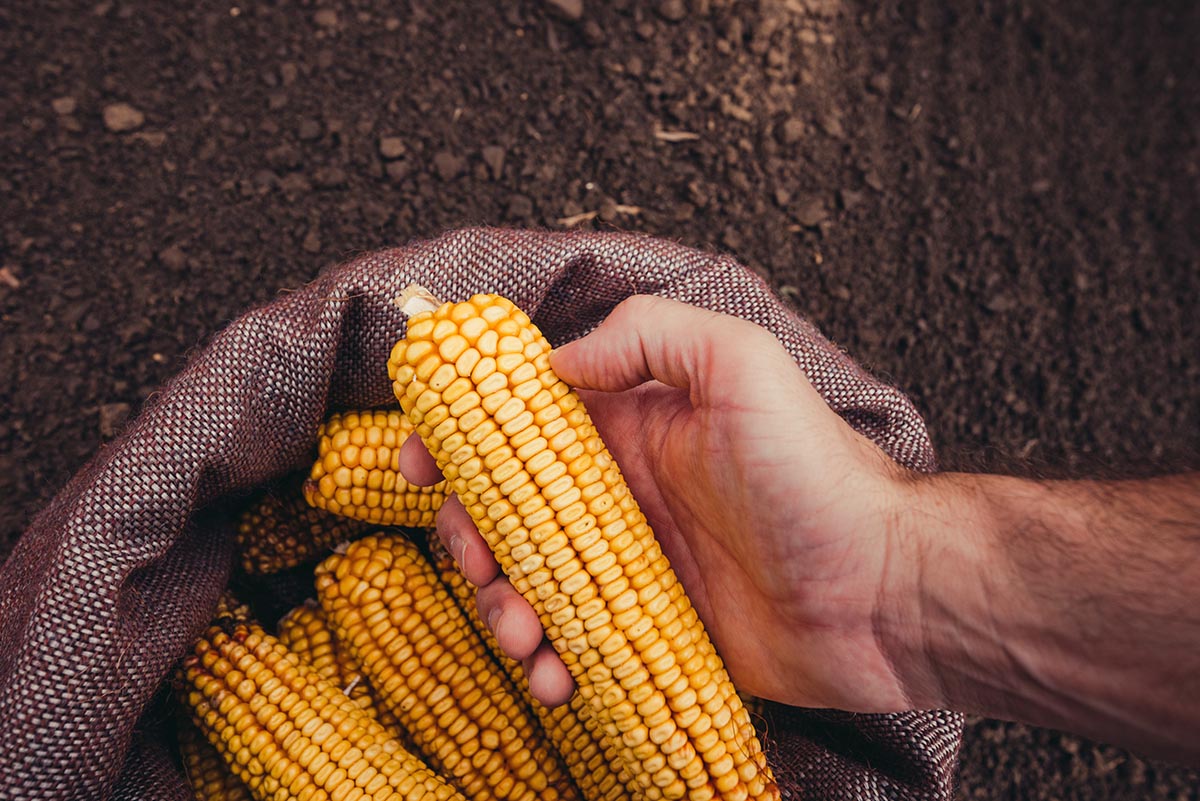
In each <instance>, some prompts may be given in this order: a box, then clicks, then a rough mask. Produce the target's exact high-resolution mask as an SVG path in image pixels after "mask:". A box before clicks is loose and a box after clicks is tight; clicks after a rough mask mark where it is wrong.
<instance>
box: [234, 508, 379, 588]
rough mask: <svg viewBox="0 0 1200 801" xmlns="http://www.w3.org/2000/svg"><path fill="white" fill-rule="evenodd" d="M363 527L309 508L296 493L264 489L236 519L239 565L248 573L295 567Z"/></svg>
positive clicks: (355, 535) (260, 573)
mask: <svg viewBox="0 0 1200 801" xmlns="http://www.w3.org/2000/svg"><path fill="white" fill-rule="evenodd" d="M365 530H366V526H365V525H363V524H362V523H358V522H355V521H353V520H346V519H345V518H342V517H334V516H333V515H330V514H326V513H325V512H323V511H321V510H320V509H313V508H312V507H311V506H309V505H308V504H306V503H305V502H304V499H303V498H301V497H300V496H299V493H295V494H293V493H283V492H278V491H272V492H268V493H267V494H266V495H264V496H263V497H262V498H261V499H260V500H259V501H257V502H256V503H255V504H254V505H253V506H251V507H250V508H249V509H247V510H246V511H245V512H244V513H243V514H242V517H241V519H240V520H239V521H238V527H237V539H238V544H239V546H240V547H241V551H242V567H243V568H244V569H245V571H246V572H247V573H250V574H252V575H262V574H266V573H276V572H279V571H281V570H286V569H288V568H292V567H296V566H297V565H301V564H304V563H305V562H307V561H309V560H310V559H316V558H318V557H321V556H324V555H325V553H326V551H328V550H329V548H330V547H331V546H333V545H337V544H338V543H339V542H345V541H346V540H351V539H354V538H355V537H358V536H360V535H361V534H362V533H363V532H364V531H365Z"/></svg>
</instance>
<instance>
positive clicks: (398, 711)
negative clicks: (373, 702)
mask: <svg viewBox="0 0 1200 801" xmlns="http://www.w3.org/2000/svg"><path fill="white" fill-rule="evenodd" d="M317 594H318V595H319V596H320V599H321V606H322V608H323V609H324V610H325V615H326V619H327V620H328V621H329V623H330V625H331V627H332V628H333V630H334V633H335V635H336V636H337V638H338V641H339V642H344V643H347V644H348V647H349V649H350V651H351V652H352V653H353V655H354V658H355V661H356V662H357V663H358V664H359V665H360V666H361V668H362V670H363V672H364V673H365V674H366V675H367V677H368V678H369V679H370V680H371V684H372V686H374V687H376V688H377V689H378V690H379V693H380V696H381V698H382V700H383V702H384V704H385V705H386V706H388V708H389V709H391V711H392V712H393V713H395V715H396V717H397V718H399V720H400V722H401V724H402V725H403V726H404V728H405V730H406V731H408V733H409V735H410V736H411V737H412V739H413V742H414V743H416V745H417V747H418V748H419V749H420V750H421V752H422V753H423V754H424V755H425V756H426V757H427V758H428V759H429V762H430V764H431V765H432V766H433V767H434V768H435V769H437V770H438V771H440V772H441V773H443V774H444V775H446V776H447V777H450V778H451V779H452V780H453V781H454V782H455V783H456V784H457V785H458V787H459V788H460V789H461V790H462V791H463V792H464V793H465V794H466V795H468V796H469V797H470V798H472V799H474V801H487V800H488V799H506V800H510V801H516V800H517V799H524V800H527V801H532V799H538V798H541V799H573V798H577V793H576V792H575V788H574V787H573V786H571V782H570V779H568V778H567V777H566V776H565V775H564V774H563V772H562V771H561V770H560V769H559V767H558V762H557V760H556V759H555V758H554V757H553V751H552V749H551V748H550V747H549V746H548V745H547V744H546V742H545V741H544V740H543V739H542V737H541V733H540V731H538V730H537V728H536V726H535V724H534V723H533V722H532V720H531V716H530V715H529V713H527V712H526V711H525V710H524V709H523V708H522V705H521V703H520V702H519V701H518V700H517V698H516V691H515V689H514V688H513V687H512V684H511V682H510V680H509V679H508V677H507V676H505V675H504V673H503V671H501V670H500V668H499V667H498V666H497V665H496V664H495V663H494V662H493V661H492V659H491V657H489V656H488V654H487V651H486V649H485V646H484V645H483V642H482V641H480V639H479V638H478V637H477V636H475V633H474V631H473V630H472V629H471V626H470V624H469V623H468V622H467V620H466V618H465V617H464V616H463V614H462V611H461V610H459V608H458V606H457V605H456V604H455V603H454V601H453V600H452V599H451V598H450V595H449V593H448V592H447V591H446V589H445V587H443V586H442V585H441V583H440V582H439V581H438V579H437V575H436V574H435V573H434V570H433V567H432V565H430V564H429V562H428V560H427V559H426V558H425V557H424V556H423V555H422V554H421V552H420V551H419V550H418V549H417V546H416V545H414V544H413V543H411V542H409V541H408V540H407V539H405V538H404V537H401V536H391V537H386V536H384V537H375V536H371V537H366V538H364V539H362V540H359V541H358V542H355V543H352V544H350V545H349V546H348V547H347V548H346V551H345V553H344V554H334V555H333V556H330V557H329V558H328V559H326V560H325V561H324V562H322V563H321V565H320V566H319V567H318V568H317Z"/></svg>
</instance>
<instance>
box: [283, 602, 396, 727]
mask: <svg viewBox="0 0 1200 801" xmlns="http://www.w3.org/2000/svg"><path fill="white" fill-rule="evenodd" d="M279 641H280V642H282V643H283V644H284V645H286V646H287V647H288V648H290V649H291V650H292V651H294V652H295V653H296V654H297V655H298V656H299V657H300V658H301V659H303V660H305V661H306V662H308V664H309V665H311V666H312V667H314V668H315V669H316V671H317V672H318V673H320V674H321V677H322V678H324V679H325V680H326V681H328V682H330V683H331V684H333V685H334V686H336V687H339V688H341V690H342V692H344V693H345V694H346V695H347V697H349V698H350V700H351V701H353V702H354V703H356V704H358V706H359V708H360V709H362V711H363V712H366V713H367V714H368V715H370V716H371V717H373V718H375V719H376V720H378V721H379V722H380V723H381V724H383V728H384V729H386V730H387V733H388V734H389V735H390V736H391V737H392V738H394V739H395V740H397V741H399V743H400V744H401V745H403V746H404V747H405V748H408V749H410V750H411V749H412V748H413V744H412V741H411V740H409V737H408V733H407V732H406V731H404V728H403V727H402V726H401V725H400V721H398V720H396V716H395V715H393V714H392V713H391V712H389V711H388V710H387V707H385V706H383V705H382V704H381V703H380V702H379V699H378V696H377V694H376V693H375V691H374V689H373V688H372V687H371V683H370V682H369V681H368V680H367V677H366V676H364V675H363V674H362V671H360V670H359V669H358V665H357V664H355V662H354V657H352V656H351V655H350V652H349V651H348V650H347V649H346V648H345V647H343V646H342V645H341V643H339V642H338V641H337V639H336V638H335V637H334V636H333V630H332V629H330V628H329V625H328V624H327V623H326V621H325V613H324V612H322V611H321V605H320V604H319V603H317V602H316V601H313V600H311V599H310V600H308V601H305V602H304V603H303V604H302V605H300V606H297V607H296V608H295V609H293V610H292V611H290V612H288V613H287V615H285V616H284V618H283V619H282V620H280V621H279Z"/></svg>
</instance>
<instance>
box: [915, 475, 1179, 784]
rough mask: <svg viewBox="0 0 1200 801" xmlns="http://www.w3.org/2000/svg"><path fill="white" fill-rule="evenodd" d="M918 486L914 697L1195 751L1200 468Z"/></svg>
mask: <svg viewBox="0 0 1200 801" xmlns="http://www.w3.org/2000/svg"><path fill="white" fill-rule="evenodd" d="M913 491H914V492H915V493H917V494H918V496H919V501H918V502H917V503H916V504H915V505H914V506H913V507H911V508H914V509H918V510H920V511H919V512H914V513H913V514H914V515H920V517H915V516H914V517H913V518H911V519H910V521H909V522H910V525H911V526H913V528H911V529H910V530H912V531H914V532H918V533H919V536H914V537H913V538H912V540H913V541H912V542H911V543H910V544H909V546H908V547H909V548H910V549H912V550H914V551H916V552H917V553H916V559H917V562H918V563H919V565H920V568H919V572H920V575H919V576H918V577H916V578H915V579H914V580H913V584H914V586H913V587H912V588H911V590H912V592H913V597H914V598H915V599H916V603H915V606H913V607H912V608H911V609H910V611H909V612H908V613H907V614H898V615H896V620H897V621H898V622H899V626H900V630H901V631H902V634H901V635H900V636H898V637H897V638H896V640H895V641H896V642H897V643H903V644H902V645H899V646H898V647H897V648H896V652H897V664H898V667H901V668H902V669H906V670H907V671H908V672H909V673H911V676H905V681H906V684H907V685H908V686H909V687H910V694H911V696H912V698H913V700H914V702H916V703H917V704H920V705H941V706H949V707H951V708H955V709H960V710H963V711H970V712H976V713H979V714H983V715H988V716H993V717H1002V718H1008V719H1013V720H1021V721H1025V722H1029V723H1034V724H1039V725H1044V726H1051V727H1055V728H1061V729H1068V730H1071V731H1076V732H1079V733H1081V734H1085V735H1088V736H1091V737H1094V738H1097V739H1100V740H1105V741H1108V742H1114V743H1120V744H1123V745H1127V746H1130V747H1134V748H1137V749H1139V750H1142V751H1145V752H1148V753H1153V754H1156V755H1158V756H1163V757H1167V758H1174V759H1183V760H1187V761H1193V762H1194V761H1197V760H1200V474H1192V475H1187V476H1176V477H1168V478H1161V479H1153V480H1148V481H1127V482H1087V481H1079V482H1034V481H1025V480H1021V479H1014V478H1005V477H999V476H972V475H965V474H944V475H940V476H934V477H930V478H928V479H921V480H918V481H917V482H916V483H915V484H914V485H913ZM906 665H907V666H908V667H907V668H904V666H906Z"/></svg>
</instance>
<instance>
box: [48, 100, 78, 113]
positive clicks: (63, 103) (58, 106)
mask: <svg viewBox="0 0 1200 801" xmlns="http://www.w3.org/2000/svg"><path fill="white" fill-rule="evenodd" d="M75 106H76V104H75V98H73V97H70V96H67V97H56V98H54V99H53V100H51V101H50V107H51V108H53V109H54V113H55V114H58V115H59V116H62V117H65V116H66V115H68V114H74V113H75Z"/></svg>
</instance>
